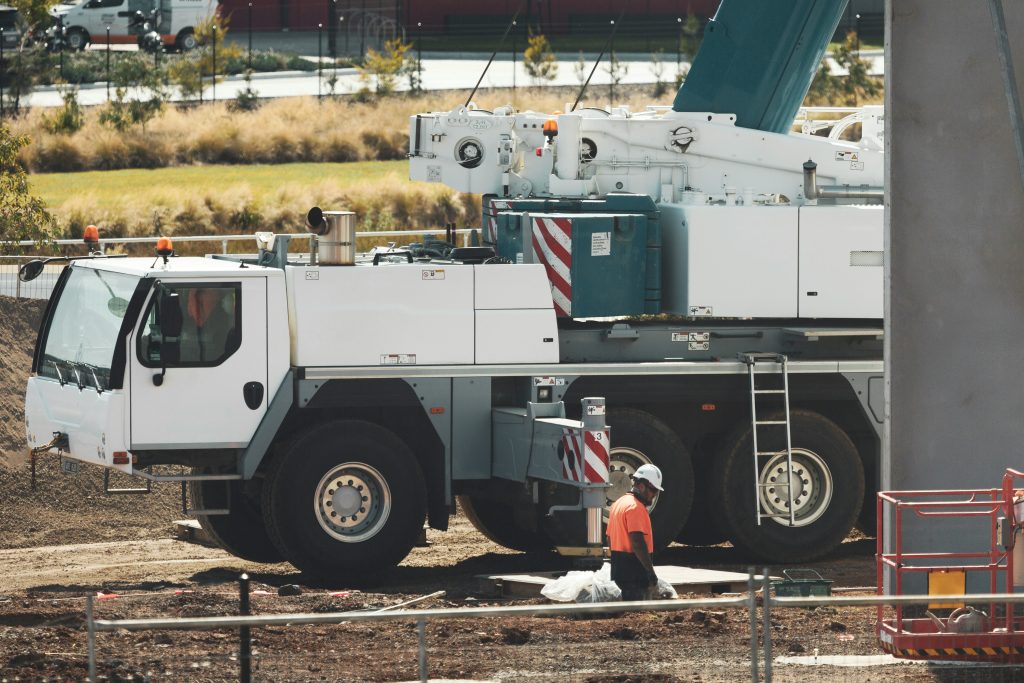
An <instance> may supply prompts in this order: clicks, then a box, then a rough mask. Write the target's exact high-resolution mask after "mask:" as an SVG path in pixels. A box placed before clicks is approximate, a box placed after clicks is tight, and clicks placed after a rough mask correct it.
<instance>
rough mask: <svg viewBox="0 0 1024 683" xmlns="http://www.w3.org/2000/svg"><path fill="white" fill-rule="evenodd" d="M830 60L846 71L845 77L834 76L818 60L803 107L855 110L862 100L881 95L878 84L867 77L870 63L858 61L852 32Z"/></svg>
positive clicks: (880, 84) (826, 66)
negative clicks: (847, 108)
mask: <svg viewBox="0 0 1024 683" xmlns="http://www.w3.org/2000/svg"><path fill="white" fill-rule="evenodd" d="M832 58H833V59H834V60H835V62H836V65H837V66H838V67H839V68H841V69H845V70H846V72H847V75H846V76H837V75H834V74H833V73H832V69H831V68H830V67H829V64H828V61H827V60H824V59H823V60H821V65H820V66H819V67H818V73H817V74H815V76H814V81H813V82H812V83H811V87H810V88H809V89H808V91H807V99H806V100H805V101H804V104H806V105H808V106H833V107H835V106H839V107H856V106H859V105H860V102H861V101H862V100H864V99H875V98H877V97H879V96H880V95H881V94H882V83H881V80H880V79H879V78H878V77H876V76H872V75H871V74H870V73H869V69H870V67H871V64H870V62H868V61H867V60H865V59H861V58H860V54H859V53H858V51H857V34H856V33H855V32H853V31H850V32H849V33H847V34H846V40H844V41H843V44H842V45H840V46H839V47H838V48H836V50H835V53H834V54H833V55H832Z"/></svg>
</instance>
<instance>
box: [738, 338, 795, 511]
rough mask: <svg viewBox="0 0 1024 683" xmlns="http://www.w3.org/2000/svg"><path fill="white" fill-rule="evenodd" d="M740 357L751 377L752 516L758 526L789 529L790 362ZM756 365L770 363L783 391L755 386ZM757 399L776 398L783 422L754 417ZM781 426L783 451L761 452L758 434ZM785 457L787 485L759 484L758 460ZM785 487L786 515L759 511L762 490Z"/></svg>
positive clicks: (748, 355)
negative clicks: (772, 523)
mask: <svg viewBox="0 0 1024 683" xmlns="http://www.w3.org/2000/svg"><path fill="white" fill-rule="evenodd" d="M739 358H740V360H741V361H743V362H744V363H745V364H746V366H747V374H748V375H749V377H750V424H751V432H750V433H751V436H752V439H753V443H754V448H753V452H754V514H755V515H756V517H757V525H758V526H761V520H762V519H785V520H786V521H787V522H788V523H789V526H795V525H796V518H795V511H794V509H793V440H792V437H791V434H790V431H791V430H790V419H789V367H788V365H787V364H788V361H789V359H788V358H787V357H786V356H785V354H782V353H741V354H739ZM758 364H761V365H764V364H771V365H774V366H776V367H777V368H778V371H779V374H781V375H782V388H781V389H762V388H759V387H758V385H757V379H756V378H757V366H758ZM759 396H766V397H767V396H776V397H779V398H780V399H782V403H783V405H784V407H785V412H784V416H785V419H782V420H759V419H758V418H757V399H758V397H759ZM780 427H785V428H786V448H785V451H762V450H760V446H759V445H758V443H759V441H758V431H759V430H767V429H778V428H780ZM783 452H784V453H785V454H786V474H787V479H786V481H787V483H785V484H782V485H779V484H776V483H772V482H762V481H761V459H762V458H765V457H774V456H777V455H779V454H780V453H783ZM783 487H785V489H786V495H787V496H788V499H789V506H788V508H787V509H788V510H789V512H788V514H787V513H779V512H775V513H773V512H765V511H764V510H763V509H762V507H763V506H762V505H761V498H762V495H765V491H766V490H767V489H768V488H775V489H780V488H783Z"/></svg>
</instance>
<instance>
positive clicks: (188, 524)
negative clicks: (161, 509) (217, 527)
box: [174, 519, 219, 548]
mask: <svg viewBox="0 0 1024 683" xmlns="http://www.w3.org/2000/svg"><path fill="white" fill-rule="evenodd" d="M174 537H175V538H177V539H178V540H179V541H186V542H188V543H195V544H196V545H204V546H206V547H207V548H217V547H219V546H218V545H217V544H216V543H214V542H213V539H212V538H210V536H209V535H208V534H207V533H206V532H205V531H203V527H202V526H200V524H199V522H198V521H196V520H194V519H179V520H177V521H175V522H174Z"/></svg>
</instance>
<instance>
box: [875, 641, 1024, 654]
mask: <svg viewBox="0 0 1024 683" xmlns="http://www.w3.org/2000/svg"><path fill="white" fill-rule="evenodd" d="M882 650H884V651H885V652H889V653H892V654H893V655H894V656H896V657H925V656H928V657H941V656H943V655H945V656H948V657H984V656H989V657H998V656H1000V655H1021V654H1024V647H999V648H992V647H982V648H974V647H946V648H942V649H941V650H939V649H932V648H921V649H915V648H905V649H900V648H896V647H893V646H892V645H889V644H888V643H882Z"/></svg>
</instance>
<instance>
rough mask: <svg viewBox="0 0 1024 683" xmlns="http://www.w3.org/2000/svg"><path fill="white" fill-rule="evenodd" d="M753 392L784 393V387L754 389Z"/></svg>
mask: <svg viewBox="0 0 1024 683" xmlns="http://www.w3.org/2000/svg"><path fill="white" fill-rule="evenodd" d="M754 393H755V394H784V393H786V390H785V389H754Z"/></svg>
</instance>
